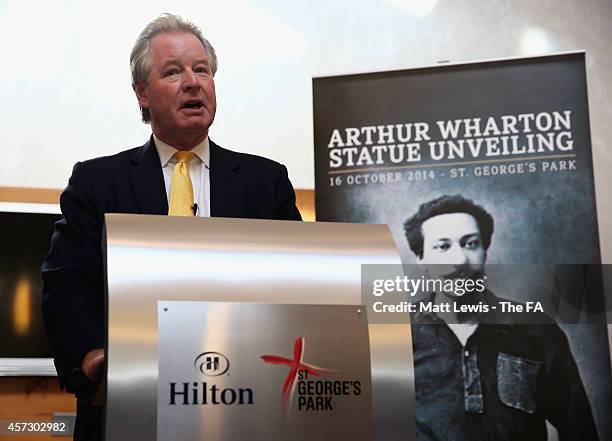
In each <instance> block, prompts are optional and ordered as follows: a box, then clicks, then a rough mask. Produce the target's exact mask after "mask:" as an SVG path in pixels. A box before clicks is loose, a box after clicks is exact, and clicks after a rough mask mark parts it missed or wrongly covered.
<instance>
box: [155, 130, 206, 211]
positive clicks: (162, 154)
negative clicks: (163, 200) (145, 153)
mask: <svg viewBox="0 0 612 441" xmlns="http://www.w3.org/2000/svg"><path fill="white" fill-rule="evenodd" d="M153 139H154V140H155V147H156V148H157V153H158V154H159V161H160V163H161V167H162V171H163V173H164V184H165V186H166V197H167V198H168V199H167V200H168V201H170V188H171V186H172V172H174V166H175V165H176V163H177V159H176V157H175V156H174V154H175V153H176V152H177V151H178V149H175V148H174V147H172V146H170V145H168V144H166V143H165V142H163V141H162V140H160V139H159V138H158V137H157V136H155V135H153ZM191 151H192V152H193V153H195V156H194V157H193V158H192V159H191V160H190V161H189V177H190V178H191V185H193V198H194V201H195V203H197V204H198V210H197V214H196V215H197V216H199V217H210V145H209V143H208V137H206V139H204V141H202V142H201V143H199V144H198V145H196V146H195V147H194V148H192V149H191Z"/></svg>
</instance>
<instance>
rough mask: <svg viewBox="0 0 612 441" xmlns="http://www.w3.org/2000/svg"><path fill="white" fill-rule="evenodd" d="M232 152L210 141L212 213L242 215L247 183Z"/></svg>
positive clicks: (212, 214) (232, 215)
mask: <svg viewBox="0 0 612 441" xmlns="http://www.w3.org/2000/svg"><path fill="white" fill-rule="evenodd" d="M240 169H241V165H240V163H238V161H236V157H235V156H234V154H232V152H229V151H228V150H225V149H224V148H221V147H219V146H218V145H217V144H215V143H214V142H212V141H210V214H211V216H213V217H241V216H242V212H243V210H242V204H243V197H244V192H245V184H244V181H243V178H242V174H241V173H240V171H241V170H240Z"/></svg>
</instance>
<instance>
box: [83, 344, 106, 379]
mask: <svg viewBox="0 0 612 441" xmlns="http://www.w3.org/2000/svg"><path fill="white" fill-rule="evenodd" d="M103 367H104V348H98V349H94V350H93V351H89V352H88V353H87V354H85V357H83V361H82V362H81V370H82V371H83V373H84V374H85V376H86V377H87V378H89V379H90V380H91V381H98V380H100V377H101V376H102V368H103Z"/></svg>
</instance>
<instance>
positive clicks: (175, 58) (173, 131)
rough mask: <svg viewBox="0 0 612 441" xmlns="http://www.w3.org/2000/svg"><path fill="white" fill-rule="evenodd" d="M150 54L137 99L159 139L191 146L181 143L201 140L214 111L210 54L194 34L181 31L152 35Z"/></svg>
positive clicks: (214, 101)
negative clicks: (149, 68) (149, 113)
mask: <svg viewBox="0 0 612 441" xmlns="http://www.w3.org/2000/svg"><path fill="white" fill-rule="evenodd" d="M149 57H150V62H151V70H150V72H149V78H148V82H147V84H140V83H137V84H136V95H137V97H138V101H139V102H140V105H141V106H142V107H145V108H147V109H149V111H150V112H151V125H152V126H153V132H154V133H155V134H156V135H157V136H158V137H159V138H160V139H161V140H163V141H165V142H167V143H169V144H171V145H174V146H176V147H177V148H181V147H183V148H185V147H189V148H191V147H193V145H192V146H185V145H181V144H183V143H188V144H190V143H191V141H194V142H195V141H197V142H200V141H201V140H203V139H204V138H205V137H206V136H207V135H208V128H209V127H210V125H211V124H212V122H213V119H214V118H215V112H216V110H217V102H216V97H215V83H214V80H213V74H212V70H211V60H210V57H209V54H208V53H207V51H206V49H205V48H204V46H203V45H202V43H201V42H200V41H199V40H198V39H197V37H196V36H195V35H192V34H190V33H182V32H181V33H163V34H159V35H156V36H155V37H153V39H152V40H151V46H150V49H149ZM197 142H196V144H197ZM194 145H195V144H194Z"/></svg>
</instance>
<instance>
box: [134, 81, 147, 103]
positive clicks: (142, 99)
mask: <svg viewBox="0 0 612 441" xmlns="http://www.w3.org/2000/svg"><path fill="white" fill-rule="evenodd" d="M134 92H135V93H136V98H137V99H138V103H139V104H140V107H143V108H145V109H148V108H149V95H148V94H147V88H146V87H145V86H144V85H143V84H142V83H141V82H136V85H135V86H134Z"/></svg>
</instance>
